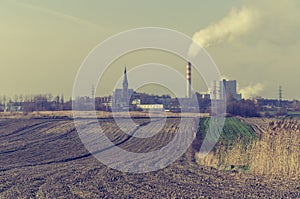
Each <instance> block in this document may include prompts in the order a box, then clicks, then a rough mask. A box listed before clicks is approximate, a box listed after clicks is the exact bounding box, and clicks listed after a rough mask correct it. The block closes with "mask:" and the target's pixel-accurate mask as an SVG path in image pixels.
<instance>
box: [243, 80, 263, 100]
mask: <svg viewBox="0 0 300 199" xmlns="http://www.w3.org/2000/svg"><path fill="white" fill-rule="evenodd" d="M263 90H264V85H263V84H261V83H258V84H255V85H250V86H247V87H246V88H243V89H240V90H239V92H240V93H241V94H242V97H243V98H245V99H249V98H251V97H255V96H257V95H258V94H260V93H261V92H262V91H263Z"/></svg>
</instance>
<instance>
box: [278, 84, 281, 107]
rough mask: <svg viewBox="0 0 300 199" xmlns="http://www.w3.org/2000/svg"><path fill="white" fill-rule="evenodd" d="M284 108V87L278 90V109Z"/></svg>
mask: <svg viewBox="0 0 300 199" xmlns="http://www.w3.org/2000/svg"><path fill="white" fill-rule="evenodd" d="M281 106H282V87H281V86H279V90H278V107H281Z"/></svg>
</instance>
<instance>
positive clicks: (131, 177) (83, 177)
mask: <svg viewBox="0 0 300 199" xmlns="http://www.w3.org/2000/svg"><path fill="white" fill-rule="evenodd" d="M135 122H136V123H137V124H138V125H141V124H143V127H145V128H148V127H147V125H148V123H149V121H148V120H147V119H136V120H135ZM99 123H100V124H101V125H103V126H106V127H107V128H105V129H106V131H105V134H106V135H107V137H108V138H109V139H110V140H112V141H113V142H114V143H115V144H116V145H118V147H121V148H123V149H126V150H130V151H135V152H146V151H151V150H154V149H157V148H160V147H162V146H165V145H166V144H168V142H170V140H172V138H173V134H174V133H176V125H177V124H178V118H169V119H168V120H167V123H166V125H165V126H164V128H163V129H162V130H161V132H160V133H159V134H157V135H155V136H153V137H151V138H149V139H143V140H138V139H136V138H134V137H130V136H129V135H127V134H124V133H123V134H122V133H121V132H120V131H118V130H117V129H118V127H117V126H116V124H115V123H114V122H113V121H112V120H111V119H102V120H99ZM0 126H1V128H0V160H1V164H0V198H300V184H299V182H298V181H293V180H282V179H272V180H271V179H268V178H265V177H262V176H259V175H250V174H245V173H238V172H233V171H219V170H216V169H213V168H210V167H205V166H199V165H198V164H196V163H195V158H194V157H195V152H196V150H197V149H195V147H194V146H195V145H194V144H192V146H191V147H190V148H189V149H188V150H187V151H186V152H185V153H184V155H182V156H181V157H180V158H179V159H178V160H177V161H175V162H174V163H172V164H171V165H170V166H168V167H166V168H164V169H161V170H158V171H153V172H148V173H144V174H131V173H124V172H120V171H117V170H114V169H111V168H109V167H107V166H105V165H104V164H102V163H101V162H100V161H98V160H97V159H96V158H94V157H93V156H92V155H91V154H90V153H89V152H88V151H87V150H86V149H85V147H84V145H83V144H82V142H81V140H80V138H79V136H78V134H77V131H76V129H75V126H74V123H73V120H72V119H42V118H39V119H33V118H29V119H22V118H18V119H1V120H0ZM174 131H175V132H174Z"/></svg>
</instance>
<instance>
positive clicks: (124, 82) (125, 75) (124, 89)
mask: <svg viewBox="0 0 300 199" xmlns="http://www.w3.org/2000/svg"><path fill="white" fill-rule="evenodd" d="M123 91H124V93H127V92H128V80H127V72H126V66H125V69H124V79H123Z"/></svg>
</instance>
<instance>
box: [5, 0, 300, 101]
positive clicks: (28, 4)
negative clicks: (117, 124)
mask: <svg viewBox="0 0 300 199" xmlns="http://www.w3.org/2000/svg"><path fill="white" fill-rule="evenodd" d="M299 10H300V2H299V1H297V0H267V1H259V0H254V1H253V0H228V1H222V2H221V1H196V0H194V1H189V3H187V2H183V1H180V2H174V1H171V0H168V1H164V2H161V1H157V0H155V1H149V2H141V1H137V0H134V1H118V2H117V1H109V2H108V1H106V2H105V1H96V0H92V1H89V2H88V3H87V2H84V1H79V0H72V1H71V0H65V1H58V0H54V1H38V0H27V1H15V0H14V1H12V0H3V1H1V2H0V30H1V31H0V42H1V47H0V69H1V71H2V73H1V74H2V76H1V78H0V90H1V95H4V94H5V95H9V96H13V95H14V94H31V93H34V94H35V93H49V92H50V93H54V94H56V93H64V94H65V96H71V93H72V86H73V82H74V78H75V76H76V72H77V70H78V69H79V67H80V65H81V63H82V61H83V60H84V58H85V57H86V56H87V55H88V53H89V52H90V51H91V50H92V49H93V48H94V47H95V46H96V45H97V44H98V43H100V42H102V41H103V40H105V39H106V38H108V37H109V36H111V35H114V34H117V33H119V32H121V31H125V30H128V29H131V28H137V27H144V26H158V27H165V28H170V29H175V30H178V31H180V32H183V33H185V34H187V35H189V36H191V37H193V38H194V39H195V40H196V41H197V42H199V43H200V44H201V45H203V46H204V47H205V48H206V50H207V51H208V52H209V53H210V55H211V57H212V58H213V60H214V61H215V62H216V64H217V65H218V67H219V69H220V71H221V73H222V75H224V76H226V77H228V78H231V79H237V80H238V82H239V88H240V91H241V92H242V93H243V94H244V95H245V96H246V97H251V96H253V95H262V96H263V97H269V98H277V90H278V86H279V85H282V87H283V90H284V98H287V99H300V93H299V92H298V90H297V89H298V79H297V78H298V76H299V74H300V69H299V65H300V59H299V58H298V52H299V51H300V42H299V34H300V12H299ZM149 62H158V63H164V64H168V65H171V66H173V67H174V68H176V69H177V70H179V71H180V72H181V73H183V74H184V72H185V64H186V63H185V61H184V60H181V59H179V58H176V57H175V56H171V55H167V54H166V53H159V52H156V53H153V52H152V51H145V52H137V53H132V54H130V55H128V56H124V57H121V58H120V59H119V60H117V61H116V62H114V63H113V64H112V67H111V69H110V71H108V75H107V77H106V78H104V80H103V81H104V83H105V84H107V85H110V84H114V83H115V82H116V81H117V80H118V79H119V78H120V77H121V75H122V71H123V67H124V64H126V66H127V67H128V69H129V70H130V69H131V68H132V67H134V66H136V65H139V64H145V63H149ZM109 72H110V73H109ZM111 74H114V75H113V76H112V75H111ZM149 75H151V74H149ZM108 77H109V78H108ZM198 79H199V80H195V78H194V79H193V80H195V81H193V86H194V88H195V89H196V90H199V91H206V88H205V86H204V85H203V84H202V82H201V80H200V78H198ZM129 84H130V76H129ZM110 89H111V88H109V87H108V88H107V90H105V89H104V90H98V93H97V95H107V94H110V91H111V90H110Z"/></svg>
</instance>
